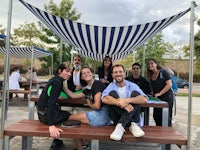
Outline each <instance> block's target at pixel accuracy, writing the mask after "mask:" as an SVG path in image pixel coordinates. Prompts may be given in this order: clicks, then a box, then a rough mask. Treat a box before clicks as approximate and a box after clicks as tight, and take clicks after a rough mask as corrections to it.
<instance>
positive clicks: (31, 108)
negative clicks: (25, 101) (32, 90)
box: [28, 101, 35, 120]
mask: <svg viewBox="0 0 200 150" xmlns="http://www.w3.org/2000/svg"><path fill="white" fill-rule="evenodd" d="M34 112H35V102H33V101H30V102H29V117H28V118H29V119H31V120H33V119H34Z"/></svg>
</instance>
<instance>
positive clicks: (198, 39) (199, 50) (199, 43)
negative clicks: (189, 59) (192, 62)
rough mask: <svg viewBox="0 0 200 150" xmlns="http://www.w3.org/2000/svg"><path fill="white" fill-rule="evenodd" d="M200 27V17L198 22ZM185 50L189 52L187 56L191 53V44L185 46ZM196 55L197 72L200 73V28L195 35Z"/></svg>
mask: <svg viewBox="0 0 200 150" xmlns="http://www.w3.org/2000/svg"><path fill="white" fill-rule="evenodd" d="M197 24H198V26H199V27H200V19H199V20H198V22H197ZM184 52H185V53H187V56H189V54H190V45H186V46H184ZM194 57H195V59H196V62H197V64H196V68H195V73H197V74H200V30H199V31H198V32H197V33H196V35H195V36H194Z"/></svg>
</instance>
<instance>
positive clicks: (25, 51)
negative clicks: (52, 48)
mask: <svg viewBox="0 0 200 150" xmlns="http://www.w3.org/2000/svg"><path fill="white" fill-rule="evenodd" d="M0 54H3V55H5V54H6V49H5V47H0ZM50 55H52V53H51V52H49V51H46V50H43V49H41V48H38V47H36V46H32V47H10V57H15V58H32V56H33V58H39V57H46V56H50Z"/></svg>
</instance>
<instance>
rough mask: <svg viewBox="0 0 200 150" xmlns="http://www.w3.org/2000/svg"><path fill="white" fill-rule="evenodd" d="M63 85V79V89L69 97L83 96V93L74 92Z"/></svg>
mask: <svg viewBox="0 0 200 150" xmlns="http://www.w3.org/2000/svg"><path fill="white" fill-rule="evenodd" d="M65 85H66V82H65V81H64V83H63V90H64V92H65V93H67V95H68V96H69V97H71V98H83V97H85V94H83V93H78V94H74V93H73V92H72V91H70V90H69V89H68V88H67V87H66V86H65Z"/></svg>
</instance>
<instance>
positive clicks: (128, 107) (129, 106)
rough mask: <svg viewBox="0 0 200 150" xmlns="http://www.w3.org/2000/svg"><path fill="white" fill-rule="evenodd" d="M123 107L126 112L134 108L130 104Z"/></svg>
mask: <svg viewBox="0 0 200 150" xmlns="http://www.w3.org/2000/svg"><path fill="white" fill-rule="evenodd" d="M124 109H125V110H126V111H127V112H128V113H130V112H131V111H133V110H134V107H133V106H132V105H131V104H129V105H128V106H126V107H124Z"/></svg>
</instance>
